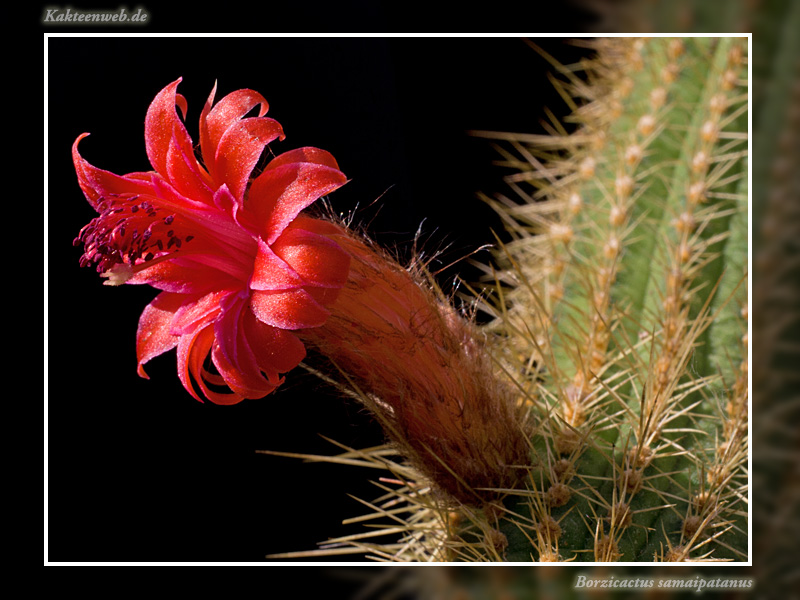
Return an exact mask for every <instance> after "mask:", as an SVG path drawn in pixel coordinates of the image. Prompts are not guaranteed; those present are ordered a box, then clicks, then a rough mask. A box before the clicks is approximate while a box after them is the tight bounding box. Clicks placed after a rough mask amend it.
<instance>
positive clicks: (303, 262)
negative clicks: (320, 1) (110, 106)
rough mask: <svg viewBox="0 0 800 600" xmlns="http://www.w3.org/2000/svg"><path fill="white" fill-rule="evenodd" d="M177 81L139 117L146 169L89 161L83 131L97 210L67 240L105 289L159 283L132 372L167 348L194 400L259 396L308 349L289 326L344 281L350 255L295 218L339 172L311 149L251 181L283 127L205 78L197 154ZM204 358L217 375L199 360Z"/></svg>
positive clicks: (257, 98) (248, 99)
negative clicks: (109, 167) (119, 171)
mask: <svg viewBox="0 0 800 600" xmlns="http://www.w3.org/2000/svg"><path fill="white" fill-rule="evenodd" d="M179 83H180V80H178V81H175V82H173V83H171V84H170V85H168V86H167V87H165V88H164V89H163V90H162V91H161V92H159V94H158V95H157V96H156V97H155V99H154V100H153V102H152V104H151V105H150V108H149V109H148V111H147V116H146V119H145V147H146V150H147V156H148V158H149V160H150V164H151V165H152V167H153V169H154V171H149V172H146V173H129V174H127V175H122V176H120V175H115V174H113V173H110V172H108V171H104V170H101V169H98V168H96V167H94V166H92V165H90V164H89V163H88V162H87V161H86V160H84V159H83V158H82V157H81V155H80V154H79V152H78V143H79V142H80V140H81V139H83V138H84V137H85V136H86V135H88V134H83V135H81V136H80V137H78V139H77V140H76V141H75V143H74V145H73V149H72V155H73V161H74V163H75V170H76V172H77V175H78V182H79V184H80V187H81V189H82V190H83V193H84V194H85V196H86V198H87V199H88V201H89V203H90V204H91V205H92V207H93V208H94V209H95V210H97V212H98V213H99V216H98V217H96V218H95V219H93V220H92V221H91V222H90V223H89V224H88V225H86V226H85V227H84V228H83V229H82V230H81V232H80V235H79V236H78V238H77V239H76V240H75V243H76V244H78V243H80V242H83V244H84V254H83V256H82V258H81V265H83V266H85V265H90V264H95V265H96V267H97V271H98V272H100V273H102V275H103V276H105V277H107V278H108V281H107V282H106V283H107V284H110V285H119V284H122V283H130V284H149V285H151V286H153V287H154V288H157V289H159V290H161V292H160V294H159V295H158V296H157V297H156V298H155V299H154V300H153V302H151V303H150V304H149V305H148V306H147V307H146V308H145V310H144V312H143V313H142V316H141V318H140V321H139V329H138V333H137V340H136V351H137V359H138V364H139V367H138V370H139V374H140V375H141V376H142V377H145V378H146V377H147V375H146V373H145V372H144V369H143V365H144V364H145V363H146V362H147V361H149V360H150V359H152V358H153V357H155V356H158V355H160V354H162V353H164V352H166V351H168V350H171V349H173V348H177V355H178V375H179V377H180V380H181V382H182V383H183V385H184V387H185V388H186V389H187V390H188V391H189V393H191V394H192V396H194V397H195V398H197V399H198V400H201V397H200V395H199V394H198V390H197V389H196V387H195V385H196V386H197V387H199V389H200V391H201V392H202V393H203V395H205V396H206V397H207V398H209V399H210V400H211V401H213V402H216V403H221V404H232V403H236V402H240V401H241V400H243V399H246V398H261V397H263V396H265V395H267V394H269V393H270V392H272V391H273V390H275V388H276V387H277V386H278V385H280V384H281V383H282V382H283V377H282V376H281V374H283V373H286V372H287V371H289V370H291V369H292V368H294V367H295V366H297V364H298V363H299V362H300V361H301V360H303V358H304V357H305V347H304V345H303V343H302V342H301V341H300V339H299V338H298V337H297V335H296V334H295V333H294V331H296V330H300V329H305V328H310V327H317V326H319V325H322V324H323V323H324V322H325V321H326V320H327V318H328V316H329V314H330V313H329V309H328V307H329V306H330V304H331V303H332V302H333V301H334V300H335V299H336V297H337V295H338V293H339V290H340V289H341V288H342V286H343V285H344V284H345V282H346V281H347V276H348V272H349V264H350V257H349V255H348V254H347V253H346V252H344V251H343V250H342V249H341V248H340V247H339V245H338V244H337V243H336V242H334V241H332V240H331V239H330V238H328V237H326V236H323V235H320V234H319V233H318V232H316V231H315V223H316V221H315V220H314V219H310V218H307V217H306V218H304V219H302V220H301V221H298V222H295V221H296V217H297V216H298V215H299V214H300V212H301V211H302V210H303V209H305V208H306V207H308V206H309V205H310V204H312V203H313V202H314V201H315V200H317V199H319V198H320V197H322V196H324V195H326V194H328V193H330V192H332V191H333V190H335V189H336V188H338V187H340V186H341V185H343V184H344V183H345V177H344V175H343V174H342V172H341V171H340V170H339V167H338V165H337V163H336V161H335V160H334V158H333V156H331V155H330V154H329V153H328V152H325V151H324V150H319V149H317V148H300V149H298V150H293V151H289V152H286V153H284V154H281V155H279V156H277V157H276V158H274V159H272V161H270V162H269V163H268V164H267V166H266V167H265V168H264V169H263V170H262V171H261V172H260V173H258V174H257V175H255V176H254V173H253V171H254V169H255V167H256V163H257V162H258V161H259V159H260V157H261V155H262V152H263V150H264V148H265V147H266V146H267V144H269V143H270V142H272V141H274V140H275V139H278V138H280V139H283V138H284V134H283V129H282V128H281V126H280V124H278V122H277V121H275V120H273V119H270V118H267V117H264V114H265V113H266V112H267V108H268V105H267V102H266V100H265V99H264V97H263V96H261V94H258V93H257V92H254V91H252V90H238V91H236V92H233V93H231V94H228V95H227V96H225V97H224V98H222V99H221V100H219V102H217V103H216V104H215V103H214V95H215V92H216V86H215V88H214V90H212V92H211V95H210V96H209V98H208V101H207V102H206V104H205V107H204V108H203V110H202V113H201V114H200V128H199V133H200V156H201V158H202V161H200V160H198V159H197V158H196V157H195V152H194V147H193V143H192V139H191V138H190V136H189V134H188V132H187V130H186V128H185V126H184V124H183V121H182V120H181V118H180V117H179V116H178V113H177V110H176V106H177V107H179V108H180V109H181V112H182V113H183V117H184V119H185V115H186V110H187V104H186V100H185V99H184V98H183V97H182V96H181V95H180V94H178V93H177V91H176V90H177V87H178V84H179ZM256 107H259V110H258V116H250V117H248V116H247V114H248V113H249V112H250V111H251V110H253V109H255V108H256ZM301 223H302V224H305V225H301ZM209 354H210V356H211V360H212V362H213V365H214V367H215V368H216V371H217V372H216V373H214V372H211V371H210V370H209V369H208V368H207V367H206V364H207V361H206V359H207V357H208V356H209ZM225 387H227V388H228V390H220V389H219V388H225ZM201 401H202V400H201Z"/></svg>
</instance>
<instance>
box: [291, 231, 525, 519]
mask: <svg viewBox="0 0 800 600" xmlns="http://www.w3.org/2000/svg"><path fill="white" fill-rule="evenodd" d="M296 223H297V226H298V227H303V228H308V229H311V230H313V231H315V232H317V233H318V234H320V235H325V236H327V237H328V238H329V239H331V240H333V241H335V242H336V243H337V244H338V245H339V246H340V247H341V248H343V249H344V250H345V251H346V252H347V253H348V254H350V256H351V259H352V260H351V268H350V275H349V277H348V280H347V284H346V285H345V286H344V288H342V290H341V293H340V294H339V298H338V299H337V300H336V302H335V303H334V304H333V305H332V306H331V316H330V317H329V318H328V320H327V321H326V322H325V323H324V324H323V325H322V326H320V327H315V328H313V329H306V330H303V331H302V332H298V333H299V335H300V336H301V338H302V339H303V340H304V341H305V342H306V343H308V344H309V345H310V346H313V347H315V348H317V349H319V350H320V352H321V353H322V354H324V355H325V356H327V357H328V358H330V359H331V360H332V361H333V363H334V364H335V365H336V366H337V367H338V368H339V369H341V371H342V372H343V373H344V374H345V376H346V377H347V379H348V381H349V382H350V384H351V385H353V386H354V388H355V389H358V390H359V391H360V392H361V398H362V401H363V402H364V403H365V405H366V406H367V408H368V409H370V410H371V412H372V413H373V414H374V415H375V416H376V417H377V419H378V420H379V421H380V422H381V424H382V425H383V427H384V430H385V431H386V433H387V435H388V436H389V438H390V439H391V440H392V441H393V442H394V443H395V444H396V445H397V446H398V448H399V449H400V451H401V453H402V454H403V456H405V457H407V458H408V459H409V460H411V461H412V462H413V464H414V465H415V466H416V467H417V469H418V470H419V471H420V472H421V473H422V474H423V475H425V476H426V477H427V478H428V479H429V480H430V481H432V482H434V483H435V484H436V486H437V489H439V490H441V491H444V492H446V494H447V495H448V496H449V497H450V498H454V499H457V500H458V501H460V502H462V503H466V504H472V505H481V504H483V503H485V502H487V501H491V500H492V499H494V498H495V497H496V494H495V492H494V490H491V489H489V488H507V487H513V486H514V485H515V484H516V483H518V481H519V479H520V478H521V477H522V476H524V474H525V473H526V470H525V466H526V465H528V464H529V451H530V447H529V443H528V435H527V434H528V433H529V431H528V427H529V423H527V422H526V419H525V418H524V416H523V413H522V411H521V406H520V405H519V404H518V403H517V396H518V394H516V393H515V390H514V389H512V388H511V387H510V386H509V385H508V383H507V382H505V381H503V380H501V379H500V378H499V377H498V374H497V373H496V371H495V369H494V368H493V365H492V363H491V360H490V358H489V357H488V353H487V352H486V348H485V347H484V345H483V343H482V341H481V335H480V333H479V332H478V330H477V328H476V327H475V325H474V324H473V323H472V322H471V321H469V320H468V319H466V318H465V317H463V316H462V315H461V314H459V313H458V311H456V310H455V308H454V307H453V306H452V305H451V304H450V302H449V301H448V300H447V299H446V298H444V297H443V296H442V294H441V292H439V291H438V289H437V288H435V287H434V286H432V285H431V284H430V282H429V281H426V280H425V276H424V275H423V274H419V273H415V272H414V271H413V270H410V269H406V268H404V267H403V266H401V265H400V264H399V263H397V262H396V261H395V260H394V259H392V258H391V257H389V256H388V255H387V254H386V253H385V252H383V251H382V250H380V249H378V248H376V247H375V246H374V245H373V244H372V243H370V242H369V241H367V240H365V239H364V238H362V237H361V236H359V235H358V234H357V233H354V232H353V231H351V230H349V229H346V228H344V227H340V226H338V225H336V224H334V223H330V222H324V221H312V220H311V219H309V218H307V217H303V216H301V217H298V219H297V221H296Z"/></svg>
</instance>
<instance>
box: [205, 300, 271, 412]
mask: <svg viewBox="0 0 800 600" xmlns="http://www.w3.org/2000/svg"><path fill="white" fill-rule="evenodd" d="M249 312H250V309H249V308H248V306H247V299H246V298H243V297H241V296H237V297H230V298H228V299H227V300H226V301H224V302H223V309H222V313H221V315H220V318H219V319H217V320H216V322H215V323H214V333H215V336H216V342H217V343H216V344H215V345H214V348H213V350H212V358H213V360H214V364H215V366H216V367H217V369H218V370H219V372H220V374H221V375H222V377H223V379H224V380H225V383H226V384H227V385H228V387H230V388H231V390H233V391H234V392H235V393H236V394H239V395H240V396H243V397H245V398H261V397H263V396H266V395H267V394H268V393H270V392H272V391H273V390H274V389H275V388H276V387H277V386H278V385H279V384H280V383H281V379H280V377H278V374H277V372H276V371H275V369H270V372H269V373H268V375H269V379H267V378H265V377H264V375H263V374H262V372H261V368H260V367H259V364H258V362H257V361H256V357H255V354H254V352H253V349H252V348H251V346H250V343H249V340H248V338H247V336H246V335H245V331H244V315H245V313H249Z"/></svg>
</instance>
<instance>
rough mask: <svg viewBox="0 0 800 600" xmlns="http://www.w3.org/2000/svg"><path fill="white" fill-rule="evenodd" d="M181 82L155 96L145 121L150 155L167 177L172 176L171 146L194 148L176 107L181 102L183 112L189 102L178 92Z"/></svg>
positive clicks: (161, 172) (157, 169)
mask: <svg viewBox="0 0 800 600" xmlns="http://www.w3.org/2000/svg"><path fill="white" fill-rule="evenodd" d="M180 82H181V80H180V79H178V80H177V81H173V82H172V83H170V84H169V85H168V86H167V87H165V88H164V89H163V90H161V91H160V92H159V93H158V94H157V95H156V97H155V98H154V99H153V102H152V103H151V104H150V107H149V108H148V109H147V115H146V116H145V120H144V141H145V149H146V150H147V157H148V158H149V159H150V164H151V165H153V168H154V169H155V170H156V171H158V172H159V173H160V174H161V175H162V176H163V177H165V178H168V177H169V172H168V169H167V156H168V154H169V152H170V148H171V147H173V146H178V147H179V148H184V149H186V148H191V147H192V138H191V137H190V136H189V133H188V132H187V131H186V127H184V125H183V122H182V121H181V119H180V117H178V112H177V111H176V110H175V106H176V104H177V105H180V107H181V110H182V111H183V112H184V114H185V112H186V101H185V100H184V98H183V96H180V95H179V94H178V93H177V92H176V90H177V88H178V84H179V83H180ZM173 152H175V150H173Z"/></svg>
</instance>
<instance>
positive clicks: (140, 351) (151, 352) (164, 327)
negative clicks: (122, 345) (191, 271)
mask: <svg viewBox="0 0 800 600" xmlns="http://www.w3.org/2000/svg"><path fill="white" fill-rule="evenodd" d="M184 300H185V296H183V295H182V294H171V293H169V292H162V293H161V294H159V295H158V296H156V298H155V299H154V300H153V301H152V302H151V303H150V304H148V305H147V306H146V307H145V309H144V311H143V312H142V315H141V317H139V328H138V330H137V332H136V359H137V362H138V372H139V376H140V377H144V378H145V379H149V377H148V376H147V373H145V372H144V367H143V365H144V364H145V363H146V362H147V361H149V360H150V359H151V358H155V357H156V356H158V355H160V354H163V353H164V352H167V351H169V350H172V349H173V348H174V347H175V346H177V345H178V339H179V338H178V336H177V335H175V334H173V333H172V321H173V319H174V318H175V313H176V312H177V311H178V309H179V308H180V307H181V305H182V304H183V302H184Z"/></svg>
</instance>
